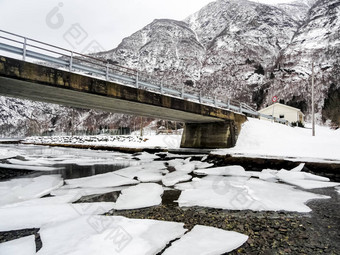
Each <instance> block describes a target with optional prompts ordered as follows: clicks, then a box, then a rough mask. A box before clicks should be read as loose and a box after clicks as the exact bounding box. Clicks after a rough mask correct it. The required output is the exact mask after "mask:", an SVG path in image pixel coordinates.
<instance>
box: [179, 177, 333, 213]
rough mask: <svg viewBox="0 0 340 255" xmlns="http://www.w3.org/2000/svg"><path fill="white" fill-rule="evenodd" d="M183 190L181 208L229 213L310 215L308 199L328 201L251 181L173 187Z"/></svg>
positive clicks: (212, 180) (211, 181)
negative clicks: (231, 211)
mask: <svg viewBox="0 0 340 255" xmlns="http://www.w3.org/2000/svg"><path fill="white" fill-rule="evenodd" d="M176 188H179V189H182V190H183V189H184V190H183V191H182V193H181V195H180V197H179V199H178V203H179V205H180V206H181V207H190V206H202V207H212V208H221V209H230V210H247V209H248V210H253V211H264V210H265V211H280V210H285V211H297V212H309V211H311V209H310V208H309V207H308V206H307V205H305V203H306V202H307V201H309V200H311V199H321V198H329V197H327V196H323V195H318V194H314V193H310V192H306V191H301V190H297V189H295V188H294V187H292V186H290V185H287V184H279V183H272V182H267V181H262V180H258V179H254V178H250V179H249V180H247V179H239V180H238V179H235V178H231V179H230V177H220V176H218V177H213V176H207V177H204V178H202V179H196V178H195V180H194V181H192V183H191V187H190V184H189V183H185V184H182V185H181V184H179V185H176Z"/></svg>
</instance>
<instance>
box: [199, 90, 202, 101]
mask: <svg viewBox="0 0 340 255" xmlns="http://www.w3.org/2000/svg"><path fill="white" fill-rule="evenodd" d="M199 100H200V103H202V92H201V91H200V95H199Z"/></svg>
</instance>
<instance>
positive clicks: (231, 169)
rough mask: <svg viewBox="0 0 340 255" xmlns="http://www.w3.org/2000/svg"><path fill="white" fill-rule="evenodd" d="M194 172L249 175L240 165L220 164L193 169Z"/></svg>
mask: <svg viewBox="0 0 340 255" xmlns="http://www.w3.org/2000/svg"><path fill="white" fill-rule="evenodd" d="M194 173H195V174H203V175H232V176H249V177H250V174H249V173H247V172H246V171H245V170H244V168H243V167H242V166H222V167H213V168H207V169H199V170H195V171H194Z"/></svg>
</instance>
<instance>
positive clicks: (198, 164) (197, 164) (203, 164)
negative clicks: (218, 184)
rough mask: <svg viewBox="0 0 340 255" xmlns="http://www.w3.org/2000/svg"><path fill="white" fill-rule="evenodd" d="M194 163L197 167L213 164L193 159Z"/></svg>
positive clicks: (206, 166)
mask: <svg viewBox="0 0 340 255" xmlns="http://www.w3.org/2000/svg"><path fill="white" fill-rule="evenodd" d="M194 163H195V166H196V168H197V169H203V168H208V167H212V166H213V165H214V164H213V163H208V162H201V161H195V162H194Z"/></svg>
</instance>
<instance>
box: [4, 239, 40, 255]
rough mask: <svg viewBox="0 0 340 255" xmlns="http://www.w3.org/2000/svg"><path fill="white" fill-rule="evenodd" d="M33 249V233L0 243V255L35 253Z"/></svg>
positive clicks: (34, 248)
mask: <svg viewBox="0 0 340 255" xmlns="http://www.w3.org/2000/svg"><path fill="white" fill-rule="evenodd" d="M35 250H36V247H35V236H34V235H30V236H26V237H22V238H19V239H15V240H12V241H8V242H5V243H0V254H1V255H35V254H36V253H35Z"/></svg>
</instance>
